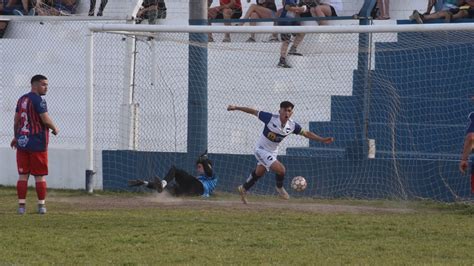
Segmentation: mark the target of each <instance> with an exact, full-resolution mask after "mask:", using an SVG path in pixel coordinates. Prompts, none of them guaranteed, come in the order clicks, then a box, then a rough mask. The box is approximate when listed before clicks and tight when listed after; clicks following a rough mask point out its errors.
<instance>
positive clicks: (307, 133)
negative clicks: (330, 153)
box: [301, 130, 334, 144]
mask: <svg viewBox="0 0 474 266" xmlns="http://www.w3.org/2000/svg"><path fill="white" fill-rule="evenodd" d="M301 135H303V136H304V137H305V138H308V139H310V140H314V141H319V142H322V143H325V144H331V143H333V142H334V138H333V137H326V138H324V137H321V136H318V135H316V134H314V133H313V132H311V131H306V130H305V131H302V133H301Z"/></svg>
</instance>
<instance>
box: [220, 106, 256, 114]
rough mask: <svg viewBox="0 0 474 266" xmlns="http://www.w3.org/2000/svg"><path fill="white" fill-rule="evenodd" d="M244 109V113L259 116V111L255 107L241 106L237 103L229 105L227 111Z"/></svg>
mask: <svg viewBox="0 0 474 266" xmlns="http://www.w3.org/2000/svg"><path fill="white" fill-rule="evenodd" d="M236 110H237V111H242V112H244V113H247V114H251V115H254V116H258V111H257V110H255V109H253V108H249V107H241V106H236V105H229V106H227V111H236Z"/></svg>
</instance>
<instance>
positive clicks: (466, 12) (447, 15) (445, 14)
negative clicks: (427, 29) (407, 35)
mask: <svg viewBox="0 0 474 266" xmlns="http://www.w3.org/2000/svg"><path fill="white" fill-rule="evenodd" d="M466 17H471V18H472V17H474V0H459V1H458V4H457V6H456V7H455V8H450V9H448V10H444V11H439V12H435V13H433V14H428V15H422V14H420V12H418V10H414V11H413V13H412V14H411V16H410V17H409V18H410V19H411V20H415V21H416V22H417V23H419V24H422V23H424V22H425V21H429V20H434V19H444V20H445V21H446V22H450V21H451V20H452V19H460V18H466Z"/></svg>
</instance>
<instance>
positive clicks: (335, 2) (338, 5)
mask: <svg viewBox="0 0 474 266" xmlns="http://www.w3.org/2000/svg"><path fill="white" fill-rule="evenodd" d="M321 4H327V5H330V6H332V7H334V10H336V13H337V15H338V16H340V15H341V13H342V9H343V8H342V0H321Z"/></svg>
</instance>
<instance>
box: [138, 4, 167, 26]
mask: <svg viewBox="0 0 474 266" xmlns="http://www.w3.org/2000/svg"><path fill="white" fill-rule="evenodd" d="M165 18H166V4H165V0H144V1H143V3H142V7H141V8H140V10H138V13H137V20H136V22H137V24H140V23H141V22H142V21H143V20H144V19H148V24H155V23H156V19H165Z"/></svg>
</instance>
